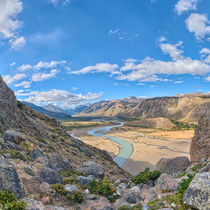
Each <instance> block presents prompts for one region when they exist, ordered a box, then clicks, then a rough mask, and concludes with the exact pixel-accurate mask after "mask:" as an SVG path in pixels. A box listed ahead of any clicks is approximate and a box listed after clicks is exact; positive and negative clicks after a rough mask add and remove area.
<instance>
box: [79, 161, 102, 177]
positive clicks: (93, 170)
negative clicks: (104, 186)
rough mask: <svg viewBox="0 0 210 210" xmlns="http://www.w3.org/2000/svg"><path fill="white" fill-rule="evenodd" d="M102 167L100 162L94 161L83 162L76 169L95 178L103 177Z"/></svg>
mask: <svg viewBox="0 0 210 210" xmlns="http://www.w3.org/2000/svg"><path fill="white" fill-rule="evenodd" d="M104 171H105V170H104V167H102V166H101V165H100V164H98V163H95V162H91V161H88V162H84V163H83V164H82V167H80V168H79V169H78V172H80V173H84V174H86V175H93V176H94V177H95V178H100V179H103V178H104Z"/></svg>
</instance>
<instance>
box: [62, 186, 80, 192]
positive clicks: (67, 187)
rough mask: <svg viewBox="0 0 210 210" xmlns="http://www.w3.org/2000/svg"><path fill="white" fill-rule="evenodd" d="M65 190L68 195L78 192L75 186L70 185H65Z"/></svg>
mask: <svg viewBox="0 0 210 210" xmlns="http://www.w3.org/2000/svg"><path fill="white" fill-rule="evenodd" d="M65 190H66V191H67V192H68V193H70V194H71V193H73V192H76V191H78V190H79V188H78V187H77V186H76V185H71V184H66V185H65Z"/></svg>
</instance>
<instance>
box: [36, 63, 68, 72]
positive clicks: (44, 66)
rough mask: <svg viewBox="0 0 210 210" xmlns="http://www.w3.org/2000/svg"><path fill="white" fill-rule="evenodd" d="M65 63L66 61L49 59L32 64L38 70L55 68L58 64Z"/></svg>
mask: <svg viewBox="0 0 210 210" xmlns="http://www.w3.org/2000/svg"><path fill="white" fill-rule="evenodd" d="M63 64H66V61H50V62H43V61H40V62H39V63H37V64H36V65H34V66H33V68H34V69H35V70H40V69H50V68H55V67H56V66H58V65H63Z"/></svg>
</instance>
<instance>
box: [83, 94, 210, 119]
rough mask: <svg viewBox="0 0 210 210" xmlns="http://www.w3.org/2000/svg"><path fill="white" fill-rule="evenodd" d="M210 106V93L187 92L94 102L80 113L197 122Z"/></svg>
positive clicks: (84, 114)
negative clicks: (137, 99)
mask: <svg viewBox="0 0 210 210" xmlns="http://www.w3.org/2000/svg"><path fill="white" fill-rule="evenodd" d="M209 107H210V94H199V93H198V94H196V93H195V94H186V95H179V96H172V97H157V98H149V99H144V100H143V99H142V100H139V101H135V100H134V101H128V100H114V101H102V102H98V103H94V104H93V105H91V106H90V107H88V108H87V109H85V110H83V112H81V113H80V115H82V116H106V117H110V116H112V117H113V116H120V117H126V118H158V117H164V118H168V119H170V120H176V121H185V122H197V121H198V119H199V117H200V116H202V115H203V114H204V110H205V109H206V108H207V109H208V108H209Z"/></svg>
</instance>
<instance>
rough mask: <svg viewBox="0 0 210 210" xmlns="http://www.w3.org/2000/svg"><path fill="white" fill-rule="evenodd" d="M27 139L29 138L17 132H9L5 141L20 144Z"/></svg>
mask: <svg viewBox="0 0 210 210" xmlns="http://www.w3.org/2000/svg"><path fill="white" fill-rule="evenodd" d="M26 139H27V137H26V136H25V135H24V134H22V133H20V132H17V131H15V130H7V131H5V133H4V141H5V142H8V141H9V142H12V143H15V144H20V143H21V142H23V141H25V140H26Z"/></svg>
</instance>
